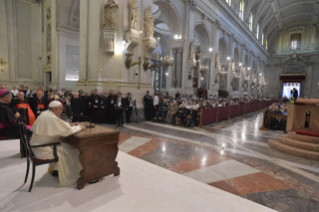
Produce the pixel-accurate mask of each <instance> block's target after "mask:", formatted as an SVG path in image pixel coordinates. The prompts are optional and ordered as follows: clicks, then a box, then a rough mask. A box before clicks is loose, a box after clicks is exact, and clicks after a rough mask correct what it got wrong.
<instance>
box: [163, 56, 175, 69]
mask: <svg viewBox="0 0 319 212" xmlns="http://www.w3.org/2000/svg"><path fill="white" fill-rule="evenodd" d="M161 62H162V65H163V66H164V67H169V66H173V64H174V58H173V57H169V56H168V55H167V56H166V57H161Z"/></svg>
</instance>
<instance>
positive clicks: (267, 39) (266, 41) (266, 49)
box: [266, 39, 268, 50]
mask: <svg viewBox="0 0 319 212" xmlns="http://www.w3.org/2000/svg"><path fill="white" fill-rule="evenodd" d="M266 50H268V39H266Z"/></svg>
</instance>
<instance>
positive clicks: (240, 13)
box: [239, 1, 245, 21]
mask: <svg viewBox="0 0 319 212" xmlns="http://www.w3.org/2000/svg"><path fill="white" fill-rule="evenodd" d="M244 4H245V3H244V1H240V3H239V18H240V19H241V20H242V21H243V20H244Z"/></svg>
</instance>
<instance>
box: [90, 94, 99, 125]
mask: <svg viewBox="0 0 319 212" xmlns="http://www.w3.org/2000/svg"><path fill="white" fill-rule="evenodd" d="M99 112H100V97H99V96H98V95H92V96H91V119H92V122H93V123H100V113H99Z"/></svg>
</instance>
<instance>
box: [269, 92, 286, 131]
mask: <svg viewBox="0 0 319 212" xmlns="http://www.w3.org/2000/svg"><path fill="white" fill-rule="evenodd" d="M286 100H288V99H287V98H285V97H284V98H283V101H282V102H281V103H273V104H272V105H270V106H269V108H268V111H267V114H274V115H279V116H277V117H274V116H267V117H266V126H267V128H268V129H271V130H283V131H285V130H286V125H287V118H285V117H287V116H288V107H289V106H288V101H286Z"/></svg>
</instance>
